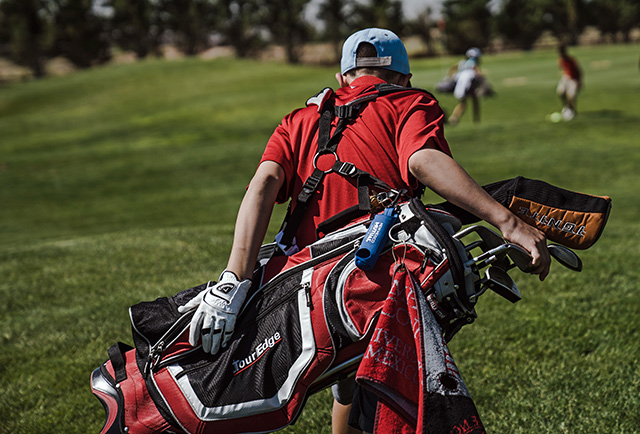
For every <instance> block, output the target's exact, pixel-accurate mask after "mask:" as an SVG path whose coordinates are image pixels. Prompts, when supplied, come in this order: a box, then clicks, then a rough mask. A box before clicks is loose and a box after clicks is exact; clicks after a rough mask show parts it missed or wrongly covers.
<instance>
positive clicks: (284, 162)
mask: <svg viewBox="0 0 640 434" xmlns="http://www.w3.org/2000/svg"><path fill="white" fill-rule="evenodd" d="M292 116H293V114H289V115H287V116H286V117H285V118H284V119H283V120H282V122H281V123H280V125H278V126H277V127H276V129H275V131H274V132H273V134H271V137H270V138H269V141H268V142H267V146H266V148H265V150H264V152H263V154H262V158H261V159H260V163H262V162H264V161H273V162H275V163H278V164H279V165H280V166H281V167H282V170H283V171H284V175H285V181H284V183H283V184H282V188H281V189H280V191H279V192H278V195H277V197H276V202H277V203H285V202H286V201H288V200H289V199H290V198H291V192H292V188H293V186H292V180H293V179H294V174H295V167H294V164H295V150H294V149H293V144H292V140H291V139H290V134H289V130H288V125H289V124H290V123H291V117H292Z"/></svg>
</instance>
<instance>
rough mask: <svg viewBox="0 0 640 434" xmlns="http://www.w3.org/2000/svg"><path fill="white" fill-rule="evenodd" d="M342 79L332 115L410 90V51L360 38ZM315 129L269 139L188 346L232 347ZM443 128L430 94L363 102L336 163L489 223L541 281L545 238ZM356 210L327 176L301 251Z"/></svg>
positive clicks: (375, 36) (303, 125) (348, 47)
mask: <svg viewBox="0 0 640 434" xmlns="http://www.w3.org/2000/svg"><path fill="white" fill-rule="evenodd" d="M336 78H337V80H338V84H339V89H338V90H337V91H336V95H335V98H336V105H342V104H344V103H346V102H348V101H351V100H353V99H354V98H357V97H358V96H360V95H362V94H364V93H366V92H367V91H371V90H372V89H373V85H375V84H380V83H385V82H387V83H392V84H396V85H400V86H405V87H406V86H408V85H409V81H410V79H411V73H410V72H409V60H408V56H407V52H406V50H405V47H404V45H403V44H402V42H401V41H400V39H399V38H398V37H397V36H396V35H395V34H394V33H393V32H391V31H389V30H383V29H375V28H373V29H365V30H361V31H359V32H356V33H354V34H353V35H351V36H350V37H349V38H348V39H347V41H345V44H344V46H343V54H342V61H341V72H340V73H338V74H336ZM311 101H312V100H311ZM319 119H320V113H319V110H318V105H315V104H309V105H308V106H307V107H306V108H302V109H299V110H296V111H294V112H292V113H291V114H289V115H287V116H286V117H285V118H284V119H283V120H282V123H281V124H280V125H279V126H278V127H277V128H276V130H275V132H274V133H273V135H272V136H271V138H270V139H269V142H268V143H267V147H266V150H265V152H264V155H263V157H262V160H261V162H260V164H259V166H258V168H257V170H256V173H255V175H254V176H253V178H252V180H251V182H250V183H249V186H248V188H247V191H246V193H245V197H244V199H243V201H242V204H241V205H240V209H239V211H238V217H237V220H236V227H235V233H234V239H233V246H232V249H231V254H230V256H229V260H228V263H227V268H226V270H225V271H223V273H222V275H221V276H220V281H219V282H218V283H217V284H216V285H214V286H213V287H211V288H207V289H206V290H204V291H203V292H202V293H201V294H200V295H199V296H198V297H196V299H195V302H194V303H190V304H189V305H188V306H185V307H184V308H183V310H182V311H183V312H184V311H185V310H189V309H196V306H197V310H196V313H195V314H194V317H193V320H192V323H191V330H190V343H191V344H192V345H196V344H197V342H198V341H199V339H200V338H202V346H203V349H204V350H205V351H207V352H211V353H212V354H215V353H216V352H217V351H218V350H219V348H220V346H221V345H222V346H225V345H226V343H227V341H228V340H229V339H230V337H231V333H232V332H233V328H234V325H235V317H236V315H237V313H238V312H239V311H240V308H241V306H242V303H243V302H244V299H245V297H246V293H247V291H248V289H249V287H250V282H249V279H250V278H251V276H252V272H253V269H254V266H255V263H256V259H257V256H258V251H259V249H260V246H261V244H262V242H263V239H264V236H265V234H266V231H267V227H268V225H269V219H270V217H271V213H272V210H273V206H274V204H275V203H276V202H285V201H287V200H289V199H292V200H293V201H294V202H295V200H296V199H295V198H296V197H298V194H299V193H300V191H301V189H302V186H303V184H304V182H305V180H306V179H307V178H308V176H309V175H310V174H311V173H312V172H313V169H314V157H315V154H316V151H317V146H318V145H317V143H318V124H319ZM443 120H444V115H443V112H442V109H441V108H440V107H439V106H438V103H437V101H436V100H435V99H434V98H433V97H432V96H430V95H429V94H427V93H425V92H420V91H416V90H411V89H407V90H403V91H400V92H394V93H391V94H389V95H385V96H380V97H378V98H377V99H375V100H373V101H369V102H367V103H366V104H365V106H364V107H363V108H362V109H361V110H360V112H359V113H358V116H357V117H356V119H355V120H353V121H352V122H351V123H349V124H348V126H347V128H346V130H344V132H343V133H342V138H341V140H340V143H339V146H338V148H337V151H336V154H337V157H338V158H339V159H340V161H343V162H350V163H353V164H354V165H355V166H356V167H357V168H359V169H361V170H364V171H367V172H369V173H370V174H371V175H373V176H375V177H377V178H379V179H381V180H382V181H384V182H385V183H387V184H388V185H389V186H391V187H392V188H396V189H406V190H408V191H409V192H416V191H418V188H419V185H420V184H422V185H424V186H426V187H428V188H430V189H431V190H433V191H434V192H436V193H437V194H439V195H440V196H442V197H443V198H445V199H447V200H448V201H450V202H451V203H453V204H455V205H458V206H460V207H462V208H463V209H465V210H467V211H470V212H472V213H473V214H475V215H476V216H477V217H479V218H481V219H483V220H486V221H487V222H489V223H491V224H492V225H494V226H495V227H497V228H498V229H499V230H500V231H501V232H502V234H503V236H504V237H505V238H506V239H507V240H509V241H511V242H514V243H516V244H519V245H521V246H522V247H524V248H525V249H526V250H527V251H529V252H530V253H531V256H532V258H533V261H532V265H533V267H534V271H533V273H535V274H539V275H540V279H541V280H542V279H544V278H545V277H546V275H547V274H548V272H549V262H550V259H549V253H548V251H547V248H546V238H545V236H544V234H543V233H542V232H540V231H538V230H537V229H535V228H533V227H532V226H529V225H527V224H526V223H524V222H523V221H522V220H520V219H519V218H518V217H516V216H515V215H514V214H513V213H511V212H510V211H509V210H508V209H506V208H505V207H503V206H502V205H500V204H499V203H497V202H496V201H495V200H494V199H493V198H492V197H491V196H490V195H489V194H487V193H486V192H485V191H484V190H483V189H482V188H481V187H480V186H479V185H478V184H477V183H476V182H475V181H474V180H473V179H472V178H471V177H470V176H469V175H468V174H467V173H466V172H465V171H464V169H462V167H461V166H460V165H458V164H457V163H456V162H455V160H453V158H452V157H451V151H450V150H449V145H448V144H447V141H446V140H445V138H444V133H443ZM334 125H335V120H334ZM332 163H333V160H332V161H330V163H329V164H332ZM319 164H320V161H318V165H319ZM323 164H324V163H323ZM357 202H358V195H357V189H356V187H355V186H354V185H352V183H351V182H350V181H349V180H348V179H346V178H344V177H342V176H341V175H339V174H337V173H329V174H327V175H326V176H325V177H324V180H323V182H322V184H321V186H320V188H319V191H318V192H317V193H316V194H315V195H314V196H313V198H312V200H311V202H310V204H309V207H308V208H307V210H306V212H305V214H304V218H303V220H302V221H301V224H300V226H299V228H298V230H297V232H296V237H295V239H296V242H297V246H298V247H299V248H302V247H304V246H306V245H308V244H309V243H311V242H313V241H314V240H315V239H316V234H315V228H316V227H317V224H318V223H319V222H322V221H324V220H326V219H327V218H328V217H331V216H333V215H335V214H336V213H337V212H339V211H342V210H344V209H346V208H348V207H349V206H351V205H353V204H356V203H357ZM336 411H337V413H338V415H337V417H334V421H336V422H337V423H335V424H334V432H345V431H340V430H344V429H348V428H347V427H346V424H344V423H343V422H344V416H345V415H348V412H347V411H348V406H340V405H338V406H337V410H336Z"/></svg>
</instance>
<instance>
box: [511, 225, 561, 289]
mask: <svg viewBox="0 0 640 434" xmlns="http://www.w3.org/2000/svg"><path fill="white" fill-rule="evenodd" d="M512 221H513V222H514V224H510V225H506V226H507V228H506V229H505V228H504V226H503V228H501V229H500V230H501V232H502V235H503V236H504V238H505V239H506V240H508V241H511V242H512V243H514V244H518V245H519V246H521V247H523V248H524V249H525V250H527V251H528V252H529V254H530V255H531V258H532V261H531V271H530V273H532V274H537V275H538V276H539V278H540V280H541V281H542V280H544V279H545V278H546V277H547V275H548V274H549V266H550V265H551V255H550V254H549V250H548V249H547V238H546V236H545V235H544V233H543V232H541V231H540V230H538V229H536V228H534V227H533V226H530V225H528V224H526V223H525V222H523V221H522V220H520V219H519V218H518V217H515V216H514V217H513V219H512Z"/></svg>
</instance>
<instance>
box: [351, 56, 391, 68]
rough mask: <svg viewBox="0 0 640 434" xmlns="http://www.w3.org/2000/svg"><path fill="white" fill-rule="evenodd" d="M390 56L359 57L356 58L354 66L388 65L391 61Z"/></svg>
mask: <svg viewBox="0 0 640 434" xmlns="http://www.w3.org/2000/svg"><path fill="white" fill-rule="evenodd" d="M392 60H393V59H392V58H391V56H385V57H360V58H358V59H356V67H359V68H360V67H367V66H390V65H391V62H392Z"/></svg>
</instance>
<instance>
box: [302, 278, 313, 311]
mask: <svg viewBox="0 0 640 434" xmlns="http://www.w3.org/2000/svg"><path fill="white" fill-rule="evenodd" d="M302 287H303V288H304V295H305V297H306V298H307V307H308V308H310V309H311V310H313V300H312V298H311V283H309V282H304V283H303V284H302Z"/></svg>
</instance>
